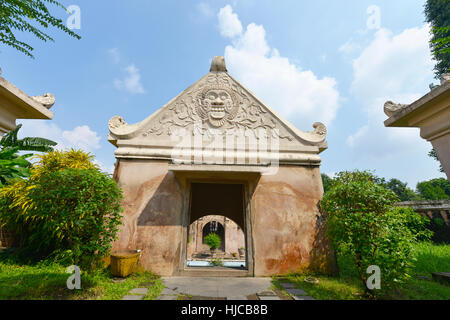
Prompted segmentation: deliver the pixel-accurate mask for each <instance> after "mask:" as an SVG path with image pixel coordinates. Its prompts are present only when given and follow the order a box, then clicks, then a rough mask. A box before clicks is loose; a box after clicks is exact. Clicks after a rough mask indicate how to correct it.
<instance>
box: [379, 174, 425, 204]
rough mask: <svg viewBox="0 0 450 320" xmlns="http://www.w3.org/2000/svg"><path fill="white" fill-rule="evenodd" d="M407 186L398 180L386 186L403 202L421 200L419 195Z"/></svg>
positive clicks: (391, 180) (393, 179)
mask: <svg viewBox="0 0 450 320" xmlns="http://www.w3.org/2000/svg"><path fill="white" fill-rule="evenodd" d="M407 185H408V184H407V183H406V182H401V181H400V180H398V179H395V178H392V179H390V180H389V181H388V182H387V183H386V184H385V187H386V188H387V189H389V190H391V191H393V192H394V193H395V194H396V195H397V197H399V199H400V200H401V201H413V200H419V199H420V197H419V195H417V194H416V193H415V192H414V191H413V190H412V189H410V188H408V187H407Z"/></svg>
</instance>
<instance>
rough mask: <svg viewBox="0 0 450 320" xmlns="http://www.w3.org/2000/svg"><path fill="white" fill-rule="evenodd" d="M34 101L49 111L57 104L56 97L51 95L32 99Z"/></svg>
mask: <svg viewBox="0 0 450 320" xmlns="http://www.w3.org/2000/svg"><path fill="white" fill-rule="evenodd" d="M31 98H32V99H33V100H34V101H37V102H39V103H40V104H42V105H43V106H44V107H46V108H47V109H50V108H51V107H52V106H53V105H54V104H55V97H54V96H53V95H52V94H51V93H46V94H44V95H43V96H35V97H31Z"/></svg>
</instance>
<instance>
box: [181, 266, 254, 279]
mask: <svg viewBox="0 0 450 320" xmlns="http://www.w3.org/2000/svg"><path fill="white" fill-rule="evenodd" d="M179 276H183V277H250V274H249V272H248V270H233V269H230V268H217V267H215V268H186V269H184V270H183V271H181V272H180V273H179Z"/></svg>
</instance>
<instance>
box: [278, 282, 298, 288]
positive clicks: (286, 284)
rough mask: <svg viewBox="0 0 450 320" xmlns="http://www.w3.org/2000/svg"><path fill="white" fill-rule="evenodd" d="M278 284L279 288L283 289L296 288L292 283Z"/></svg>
mask: <svg viewBox="0 0 450 320" xmlns="http://www.w3.org/2000/svg"><path fill="white" fill-rule="evenodd" d="M280 284H281V286H282V287H283V288H284V289H295V288H297V285H296V284H295V283H292V282H281V283H280Z"/></svg>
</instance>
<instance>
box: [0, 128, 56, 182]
mask: <svg viewBox="0 0 450 320" xmlns="http://www.w3.org/2000/svg"><path fill="white" fill-rule="evenodd" d="M21 127H22V125H21V124H19V125H18V126H17V127H16V129H14V130H12V131H10V132H8V133H7V134H5V135H4V136H3V137H2V139H1V140H0V148H1V150H0V187H3V186H5V185H6V184H8V183H11V182H13V181H16V180H17V179H21V178H26V177H28V176H29V175H30V170H29V167H30V165H31V164H30V162H29V161H28V160H27V159H28V158H30V157H31V156H32V155H33V154H31V153H29V154H24V155H19V154H18V152H19V151H41V152H47V151H52V150H53V146H55V145H56V142H54V141H51V140H48V139H44V138H39V137H27V138H23V139H18V138H17V134H18V132H19V130H20V128H21Z"/></svg>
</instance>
